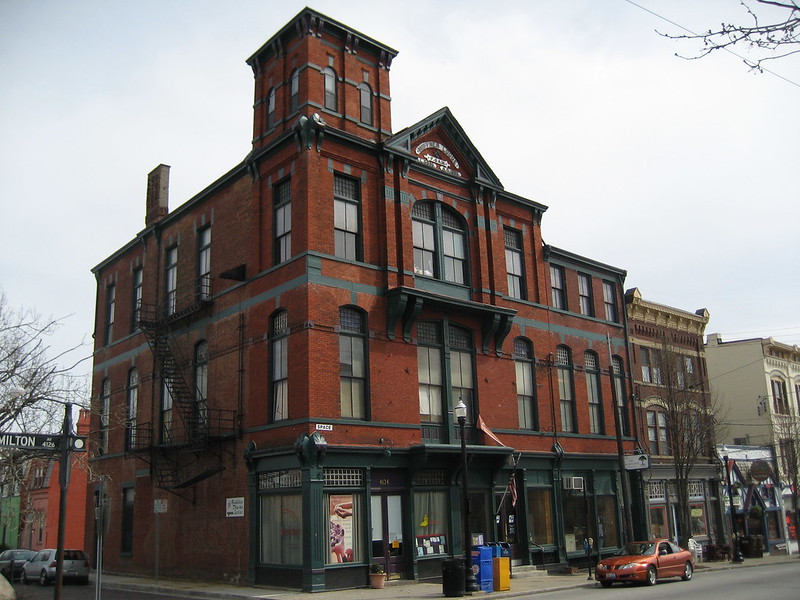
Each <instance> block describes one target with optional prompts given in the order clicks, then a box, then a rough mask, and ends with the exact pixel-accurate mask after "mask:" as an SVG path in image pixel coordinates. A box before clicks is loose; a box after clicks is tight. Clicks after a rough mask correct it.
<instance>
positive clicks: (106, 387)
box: [97, 378, 111, 454]
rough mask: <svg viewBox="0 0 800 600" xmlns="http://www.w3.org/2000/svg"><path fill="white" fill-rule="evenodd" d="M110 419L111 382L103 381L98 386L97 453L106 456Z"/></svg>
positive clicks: (106, 379)
mask: <svg viewBox="0 0 800 600" xmlns="http://www.w3.org/2000/svg"><path fill="white" fill-rule="evenodd" d="M110 417H111V380H110V379H108V378H105V379H103V383H101V384H100V430H99V432H98V433H99V435H98V441H97V453H98V454H108V430H109V419H110Z"/></svg>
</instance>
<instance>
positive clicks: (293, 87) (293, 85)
mask: <svg viewBox="0 0 800 600" xmlns="http://www.w3.org/2000/svg"><path fill="white" fill-rule="evenodd" d="M298 108H300V71H298V70H297V69H295V70H294V71H292V77H291V79H290V80H289V113H293V112H297V109H298Z"/></svg>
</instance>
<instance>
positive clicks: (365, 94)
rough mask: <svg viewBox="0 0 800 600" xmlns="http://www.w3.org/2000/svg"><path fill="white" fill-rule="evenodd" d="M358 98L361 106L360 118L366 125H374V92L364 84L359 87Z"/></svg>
mask: <svg viewBox="0 0 800 600" xmlns="http://www.w3.org/2000/svg"><path fill="white" fill-rule="evenodd" d="M358 98H359V101H360V105H361V112H360V113H359V118H360V120H361V122H362V123H363V124H364V125H372V90H371V89H370V87H369V85H367V84H366V83H362V84H361V85H359V86H358Z"/></svg>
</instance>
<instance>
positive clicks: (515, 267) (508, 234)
mask: <svg viewBox="0 0 800 600" xmlns="http://www.w3.org/2000/svg"><path fill="white" fill-rule="evenodd" d="M503 239H504V240H505V244H506V280H507V282H508V295H509V296H510V297H512V298H519V299H520V300H524V299H525V270H524V267H523V261H522V233H521V232H520V231H517V230H516V229H509V228H508V227H506V228H504V229H503Z"/></svg>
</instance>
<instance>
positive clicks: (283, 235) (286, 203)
mask: <svg viewBox="0 0 800 600" xmlns="http://www.w3.org/2000/svg"><path fill="white" fill-rule="evenodd" d="M272 201H273V205H274V206H275V264H276V265H277V264H280V263H282V262H285V261H287V260H289V258H291V256H292V188H291V180H289V179H287V180H286V181H282V182H281V183H279V184H277V185H276V186H275V189H274V190H273V199H272Z"/></svg>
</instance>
